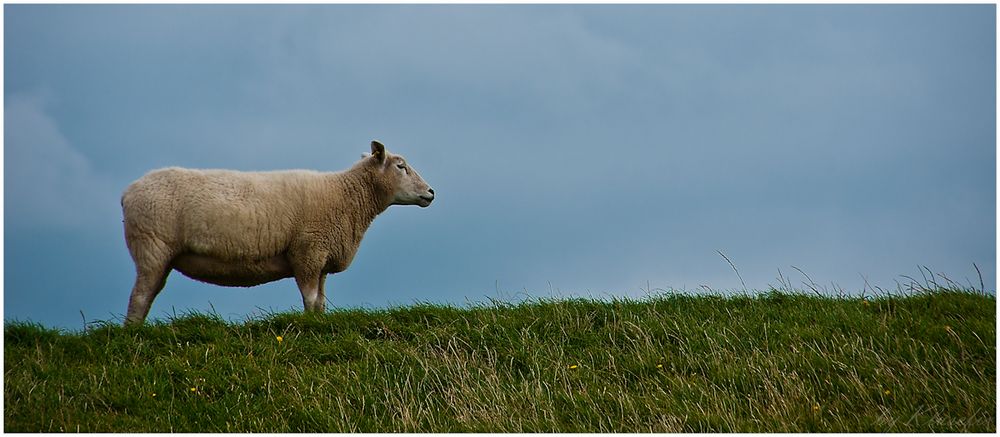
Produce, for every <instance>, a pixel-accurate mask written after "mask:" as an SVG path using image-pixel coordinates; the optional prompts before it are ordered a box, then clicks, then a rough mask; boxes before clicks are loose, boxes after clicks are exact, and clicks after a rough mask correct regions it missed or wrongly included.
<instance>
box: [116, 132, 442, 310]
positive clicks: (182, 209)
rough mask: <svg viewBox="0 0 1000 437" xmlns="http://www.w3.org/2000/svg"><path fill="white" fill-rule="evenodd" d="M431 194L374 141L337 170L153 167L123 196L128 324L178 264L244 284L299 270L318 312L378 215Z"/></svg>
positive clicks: (306, 299)
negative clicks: (129, 264) (129, 274)
mask: <svg viewBox="0 0 1000 437" xmlns="http://www.w3.org/2000/svg"><path fill="white" fill-rule="evenodd" d="M433 200H434V190H433V189H431V187H430V186H429V185H428V184H427V182H424V180H423V179H422V178H421V177H420V175H419V174H418V173H417V172H416V170H414V169H413V168H412V167H410V166H409V164H407V162H406V160H405V159H404V158H403V157H402V156H399V155H394V154H392V153H389V152H387V151H386V150H385V146H384V145H382V143H380V142H378V141H372V143H371V153H370V154H364V155H362V159H361V160H360V161H359V162H357V163H356V164H354V166H352V167H351V168H350V169H347V170H344V171H341V172H335V173H322V172H316V171H310V170H287V171H272V172H239V171H230V170H193V169H186V168H178V167H171V168H165V169H159V170H154V171H151V172H149V173H147V174H146V175H145V176H143V177H141V178H139V179H138V180H136V181H135V182H133V183H132V184H130V185H129V186H128V188H126V189H125V192H124V193H123V194H122V198H121V205H122V215H123V216H124V220H123V222H124V228H125V243H126V245H127V246H128V250H129V253H130V254H131V256H132V260H133V261H134V263H135V271H136V277H135V285H134V286H133V288H132V294H131V296H130V297H129V302H128V313H127V315H126V316H125V325H126V326H128V325H141V324H142V323H143V322H144V321H145V319H146V315H147V314H148V313H149V308H150V306H151V305H152V303H153V299H154V298H155V297H156V295H157V294H159V292H160V291H161V290H162V289H163V287H164V285H165V283H166V279H167V275H169V273H170V272H171V271H172V270H177V271H179V272H181V273H182V274H184V275H185V276H188V277H190V278H192V279H196V280H199V281H203V282H207V283H210V284H216V285H222V286H239V287H251V286H255V285H259V284H264V283H267V282H272V281H277V280H279V279H284V278H289V277H294V278H295V283H296V285H298V288H299V291H300V292H301V293H302V303H303V306H304V309H305V311H315V312H322V311H324V310H325V304H326V295H325V289H324V284H325V281H326V275H328V274H333V273H339V272H342V271H344V270H345V269H347V267H348V266H350V265H351V261H352V260H353V259H354V254H355V253H356V252H357V250H358V245H359V244H360V243H361V239H362V237H364V234H365V231H366V230H367V229H368V227H369V225H371V223H372V221H373V220H374V219H375V216H377V215H379V214H380V213H382V212H383V211H385V210H386V209H387V208H388V207H389V206H390V205H419V206H420V207H424V208H425V207H427V206H430V204H431V202H432V201H433Z"/></svg>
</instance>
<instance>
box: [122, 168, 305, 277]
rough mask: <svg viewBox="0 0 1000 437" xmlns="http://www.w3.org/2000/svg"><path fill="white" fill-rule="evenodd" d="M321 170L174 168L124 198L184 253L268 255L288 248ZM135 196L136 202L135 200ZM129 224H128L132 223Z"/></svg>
mask: <svg viewBox="0 0 1000 437" xmlns="http://www.w3.org/2000/svg"><path fill="white" fill-rule="evenodd" d="M320 175H321V174H320V173H317V172H312V171H305V170H295V171H281V172H237V171H230V170H191V169H181V168H169V169H163V170H157V171H154V172H151V173H150V174H148V175H146V176H144V177H143V178H142V179H140V180H139V181H137V182H136V183H134V184H133V186H131V187H130V188H129V190H127V191H126V194H125V196H124V197H123V201H122V204H123V208H125V215H126V221H128V215H129V210H128V209H129V206H128V205H126V203H131V204H133V205H136V206H139V207H140V209H141V207H142V206H146V207H149V206H152V209H154V210H156V211H153V212H154V214H150V211H135V212H134V213H135V214H136V215H139V216H145V217H146V219H148V216H150V215H154V216H155V219H156V221H157V223H156V224H155V227H156V230H155V231H156V232H160V233H161V234H162V236H163V239H164V240H169V241H167V243H168V244H171V245H175V249H177V250H178V251H179V252H193V253H198V254H203V255H209V256H213V257H218V258H222V259H233V260H240V259H263V258H267V257H271V256H274V255H276V254H279V253H281V252H283V251H284V250H286V249H287V247H288V244H289V242H290V240H291V238H293V235H294V233H295V232H296V228H297V226H298V221H299V220H300V216H301V214H300V208H299V206H300V205H302V204H303V201H304V199H305V198H306V197H308V196H309V192H310V190H315V189H317V185H318V183H319V179H320V178H319V176H320ZM129 201H131V202H129ZM126 226H127V224H126Z"/></svg>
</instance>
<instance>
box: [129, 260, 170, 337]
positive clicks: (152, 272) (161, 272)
mask: <svg viewBox="0 0 1000 437" xmlns="http://www.w3.org/2000/svg"><path fill="white" fill-rule="evenodd" d="M168 274H170V268H169V267H166V266H162V267H160V268H156V269H146V270H142V271H138V272H137V273H136V276H135V285H134V286H133V287H132V295H131V296H130V297H129V299H128V314H127V315H126V316H125V325H126V326H128V325H141V324H142V323H143V322H144V321H145V320H146V315H148V314H149V307H150V306H152V305H153V299H155V298H156V295H157V294H159V293H160V290H163V286H164V285H166V283H167V275H168Z"/></svg>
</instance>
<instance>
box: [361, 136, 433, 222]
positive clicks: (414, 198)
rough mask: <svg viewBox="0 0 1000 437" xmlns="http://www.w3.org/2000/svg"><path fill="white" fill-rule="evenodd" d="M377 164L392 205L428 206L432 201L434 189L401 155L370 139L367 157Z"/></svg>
mask: <svg viewBox="0 0 1000 437" xmlns="http://www.w3.org/2000/svg"><path fill="white" fill-rule="evenodd" d="M367 158H368V159H372V160H374V161H375V163H376V164H377V168H378V171H379V172H380V173H381V174H382V177H383V178H384V179H385V181H386V182H387V184H386V185H387V186H388V187H390V188H391V190H392V191H393V192H392V202H391V204H392V205H420V206H421V207H424V208H426V207H428V206H430V204H431V202H432V201H434V190H433V189H432V188H431V186H430V185H428V184H427V182H424V179H423V178H421V177H420V174H419V173H417V171H416V170H414V169H413V167H410V164H408V163H407V162H406V159H404V158H403V157H402V156H399V155H394V154H392V153H389V152H387V151H386V150H385V146H383V145H382V143H380V142H378V141H372V153H371V155H370V156H368V157H367Z"/></svg>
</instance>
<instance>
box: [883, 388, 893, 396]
mask: <svg viewBox="0 0 1000 437" xmlns="http://www.w3.org/2000/svg"><path fill="white" fill-rule="evenodd" d="M883 393H885V395H886V396H889V393H891V392H890V391H889V389H885V391H884V392H883Z"/></svg>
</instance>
